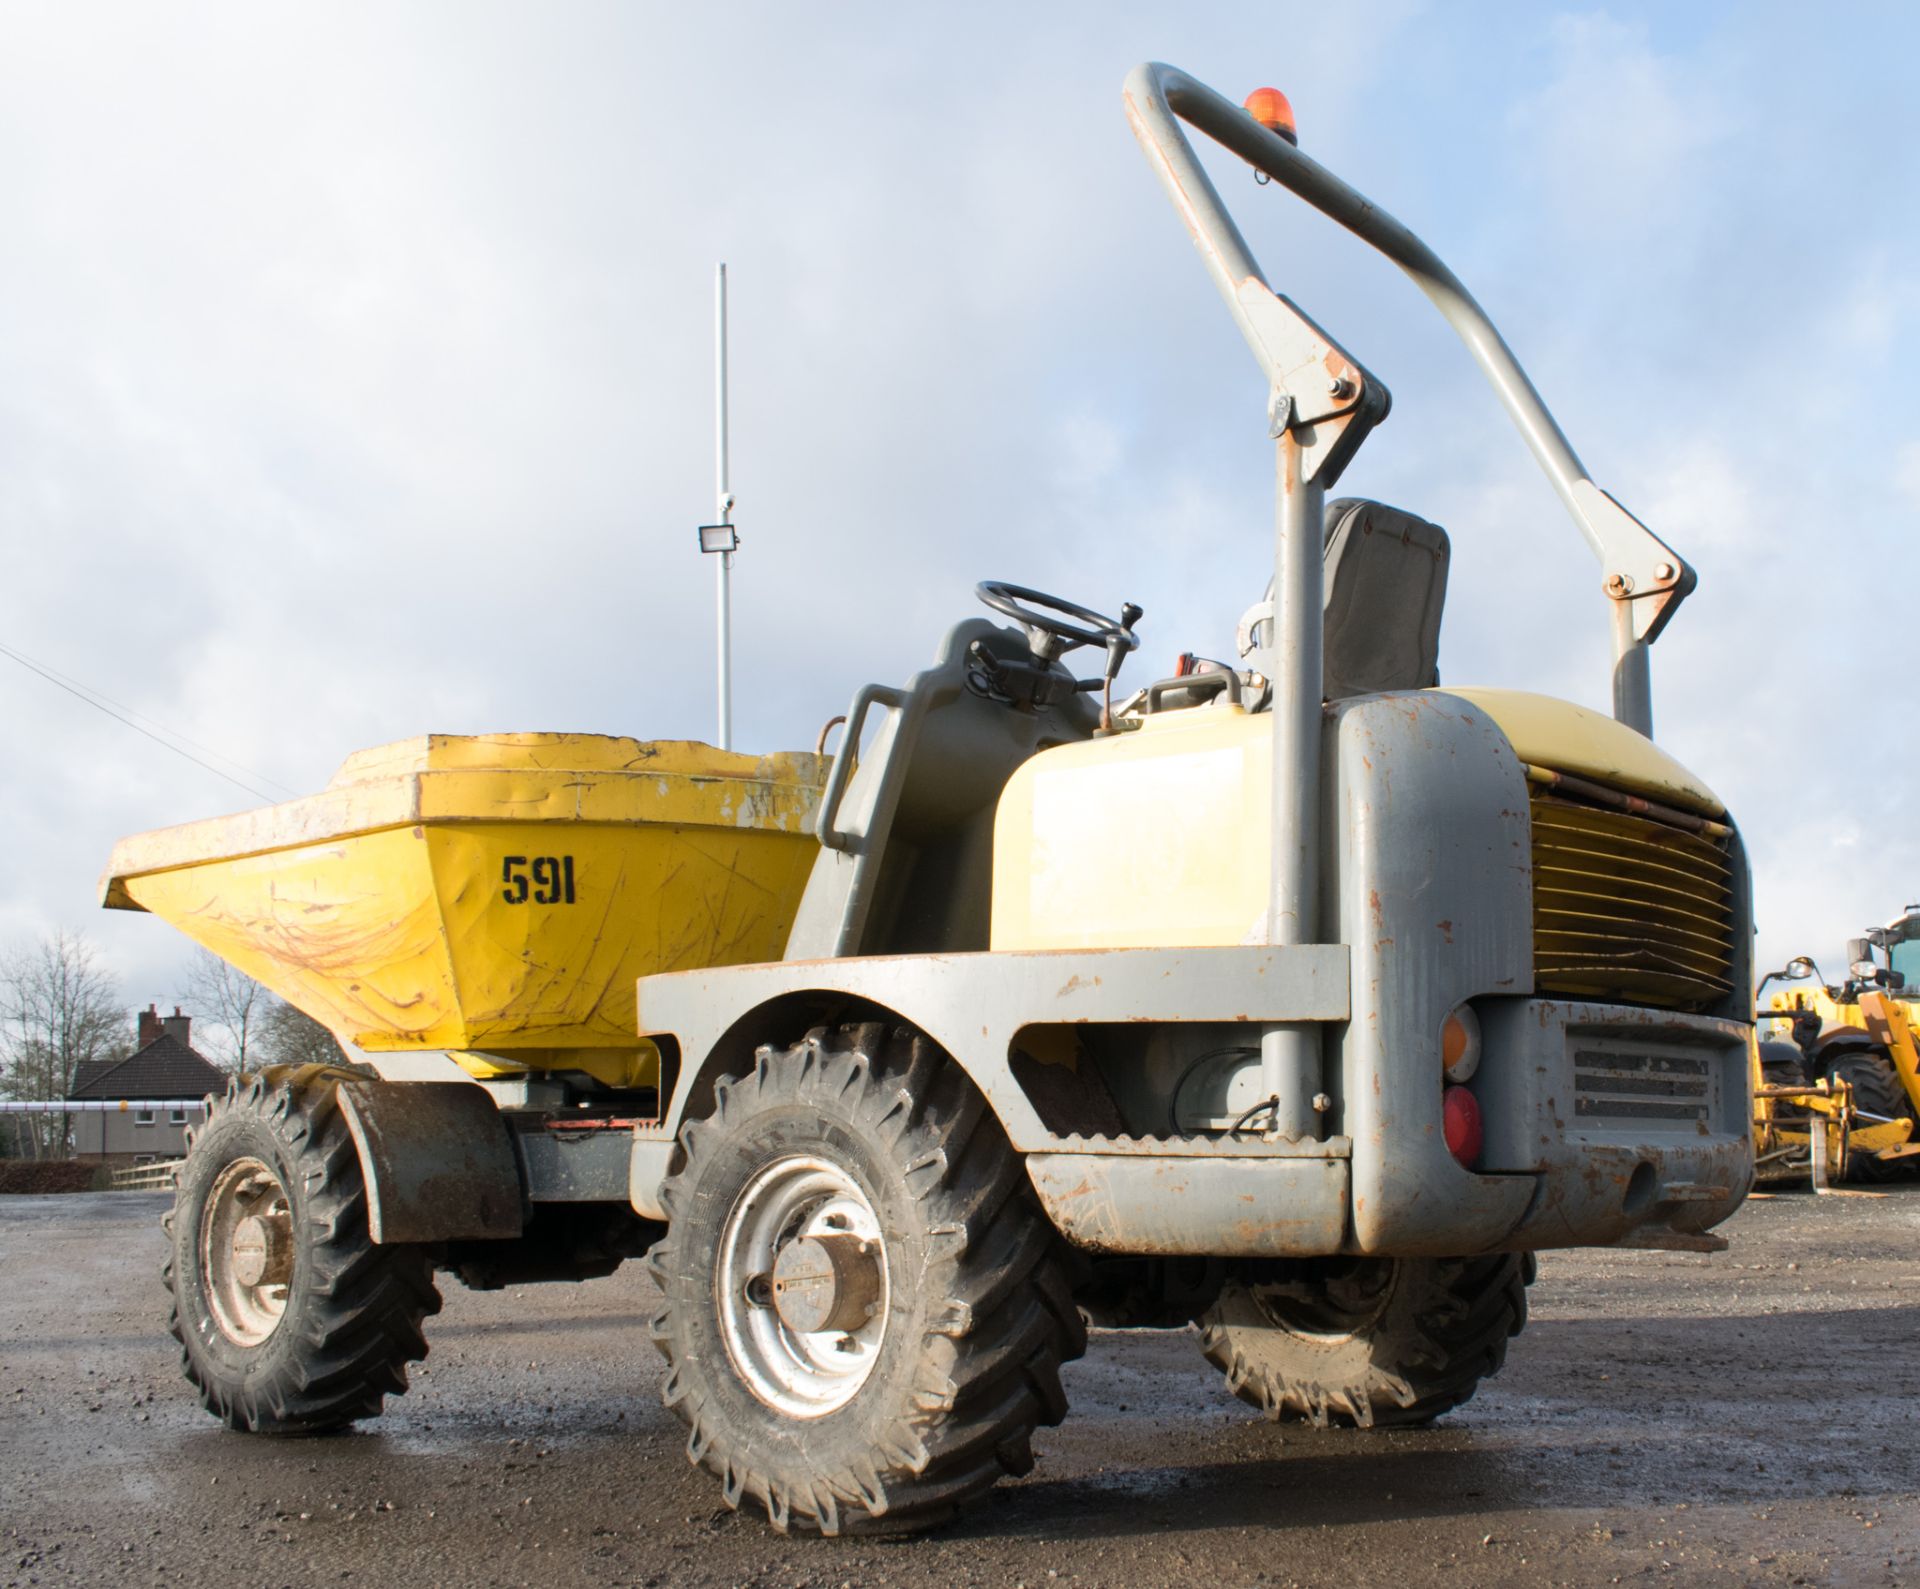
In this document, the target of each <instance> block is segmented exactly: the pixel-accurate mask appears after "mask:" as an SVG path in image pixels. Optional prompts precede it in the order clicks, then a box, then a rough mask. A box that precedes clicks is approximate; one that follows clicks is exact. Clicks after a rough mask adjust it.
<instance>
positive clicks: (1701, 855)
mask: <svg viewBox="0 0 1920 1589" xmlns="http://www.w3.org/2000/svg"><path fill="white" fill-rule="evenodd" d="M1533 877H1534V895H1533V959H1534V980H1535V983H1536V985H1537V986H1538V988H1539V990H1540V991H1541V992H1543V993H1559V994H1570V995H1573V996H1575V997H1578V998H1588V999H1599V1000H1603V1001H1606V1002H1610V1003H1620V1004H1652V1005H1659V1006H1662V1007H1664V1008H1669V1009H1693V1008H1698V1007H1700V1006H1702V1005H1705V1004H1711V1003H1713V1002H1714V1001H1716V1000H1718V999H1722V998H1725V997H1726V996H1727V994H1728V993H1730V992H1731V991H1732V988H1733V882H1732V869H1731V867H1730V865H1729V863H1728V860H1727V852H1726V847H1725V845H1724V843H1722V842H1720V841H1718V840H1716V839H1713V838H1710V837H1706V836H1703V835H1701V834H1696V833H1688V832H1685V831H1683V830H1682V829H1680V828H1677V827H1673V826H1670V825H1669V824H1667V823H1665V822H1659V821H1655V820H1654V819H1652V818H1649V817H1643V816H1639V815H1635V814H1631V813H1628V812H1625V811H1608V810H1604V809H1602V808H1600V807H1598V806H1589V805H1583V804H1580V803H1578V802H1576V801H1572V800H1565V799H1561V798H1559V797H1557V796H1555V795H1550V794H1547V793H1544V792H1543V791H1541V790H1538V789H1535V790H1534V791H1533Z"/></svg>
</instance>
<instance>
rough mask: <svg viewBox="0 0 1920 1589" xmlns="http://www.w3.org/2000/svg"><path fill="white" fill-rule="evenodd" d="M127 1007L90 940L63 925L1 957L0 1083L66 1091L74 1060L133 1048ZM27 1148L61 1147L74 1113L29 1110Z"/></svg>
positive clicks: (47, 1097) (75, 1069)
mask: <svg viewBox="0 0 1920 1589" xmlns="http://www.w3.org/2000/svg"><path fill="white" fill-rule="evenodd" d="M129 1035H130V1034H129V1032H128V1025H127V1016H126V1011H125V1009H124V1008H122V1006H121V1003H120V994H119V990H118V989H117V988H116V987H115V986H114V982H113V979H112V978H111V977H110V976H108V975H107V973H106V972H105V971H103V970H101V969H100V966H99V964H98V963H97V962H96V961H95V960H94V957H93V946H92V945H91V944H90V943H88V942H87V940H86V939H85V938H82V937H81V936H80V935H79V934H78V933H73V932H68V931H67V930H66V929H65V928H64V927H63V928H61V929H59V930H58V931H56V932H54V933H53V934H52V935H50V936H49V937H46V938H43V939H42V940H41V941H40V942H39V943H38V944H36V945H34V946H33V947H31V948H26V949H15V950H13V951H11V952H10V953H8V954H7V955H5V956H4V957H0V1090H4V1091H5V1092H6V1093H7V1094H8V1096H10V1097H13V1098H17V1099H22V1100H25V1101H27V1102H34V1103H41V1102H53V1101H56V1100H58V1099H62V1098H66V1097H68V1096H70V1095H71V1094H72V1092H73V1084H74V1080H75V1078H76V1077H77V1075H78V1074H79V1070H80V1067H81V1065H83V1064H84V1063H86V1062H87V1061H89V1060H96V1059H117V1058H122V1057H124V1056H125V1055H126V1054H127V1053H128V1052H129V1051H130V1050H131V1048H132V1044H131V1042H130V1041H129ZM30 1118H31V1119H32V1120H33V1121H34V1122H35V1127H34V1129H33V1130H31V1131H30V1132H29V1133H28V1135H29V1139H30V1140H31V1142H32V1144H33V1153H34V1156H35V1157H39V1156H40V1155H41V1154H42V1153H45V1152H60V1153H64V1152H65V1149H66V1145H67V1139H68V1133H69V1131H70V1130H71V1128H72V1119H73V1117H72V1116H71V1115H68V1114H64V1113H63V1114H57V1115H55V1114H47V1115H35V1116H31V1117H30Z"/></svg>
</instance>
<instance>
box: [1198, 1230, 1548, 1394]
mask: <svg viewBox="0 0 1920 1589" xmlns="http://www.w3.org/2000/svg"><path fill="white" fill-rule="evenodd" d="M1533 1276H1534V1263H1533V1255H1532V1254H1531V1253H1496V1254H1494V1255H1492V1256H1490V1257H1483V1258H1341V1259H1329V1260H1325V1261H1315V1262H1313V1263H1307V1264H1301V1265H1299V1266H1297V1276H1296V1278H1293V1279H1291V1280H1289V1281H1286V1282H1278V1283H1267V1284H1255V1283H1250V1282H1249V1281H1248V1280H1245V1279H1236V1280H1230V1281H1228V1282H1227V1284H1226V1286H1225V1288H1224V1289H1223V1290H1222V1291H1221V1293H1220V1299H1219V1301H1217V1302H1216V1303H1215V1304H1214V1305H1213V1306H1212V1307H1211V1308H1209V1309H1208V1310H1207V1311H1206V1312H1205V1313H1203V1314H1202V1315H1201V1316H1200V1318H1199V1321H1198V1322H1199V1325H1200V1349H1201V1351H1202V1352H1203V1353H1204V1354H1205V1355H1206V1358H1207V1361H1208V1362H1210V1363H1212V1364H1213V1365H1214V1367H1216V1368H1218V1369H1219V1370H1220V1371H1221V1372H1222V1373H1224V1374H1225V1375H1226V1376H1227V1388H1228V1389H1229V1390H1231V1391H1232V1392H1233V1393H1234V1394H1235V1395H1236V1396H1238V1397H1239V1398H1240V1399H1241V1400H1242V1401H1244V1402H1249V1403H1251V1404H1252V1405H1253V1406H1255V1407H1258V1408H1260V1409H1261V1411H1263V1412H1264V1413H1266V1415H1267V1416H1268V1417H1269V1418H1272V1419H1274V1420H1276V1421H1298V1422H1305V1423H1311V1424H1313V1425H1314V1427H1316V1428H1320V1429H1324V1428H1326V1427H1328V1426H1329V1425H1339V1426H1346V1427H1357V1428H1362V1429H1395V1428H1398V1429H1404V1428H1408V1427H1413V1426H1418V1425H1421V1424H1427V1423H1431V1422H1432V1421H1433V1420H1434V1419H1435V1418H1437V1417H1439V1416H1440V1415H1441V1414H1442V1413H1444V1412H1447V1411H1449V1410H1450V1409H1451V1408H1454V1407H1457V1406H1459V1405H1460V1404H1461V1403H1462V1402H1464V1401H1466V1400H1467V1399H1468V1398H1469V1397H1470V1396H1472V1395H1473V1393H1474V1391H1475V1389H1476V1388H1478V1386H1479V1383H1480V1381H1481V1380H1482V1379H1485V1378H1488V1377H1489V1376H1491V1375H1493V1374H1497V1373H1498V1372H1499V1371H1500V1366H1501V1364H1503V1363H1504V1362H1505V1361H1506V1356H1507V1342H1508V1340H1510V1339H1511V1338H1512V1337H1513V1336H1516V1335H1518V1334H1519V1333H1520V1331H1521V1330H1522V1329H1523V1328H1525V1326H1526V1322H1527V1287H1528V1286H1529V1285H1531V1284H1532V1283H1533Z"/></svg>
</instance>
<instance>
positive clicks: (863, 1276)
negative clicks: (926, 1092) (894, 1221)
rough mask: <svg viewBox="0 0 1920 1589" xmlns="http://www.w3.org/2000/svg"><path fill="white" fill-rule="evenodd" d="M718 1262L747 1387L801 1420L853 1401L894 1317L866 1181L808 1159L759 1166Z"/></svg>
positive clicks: (731, 1336)
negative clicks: (862, 1183) (891, 1316)
mask: <svg viewBox="0 0 1920 1589" xmlns="http://www.w3.org/2000/svg"><path fill="white" fill-rule="evenodd" d="M718 1256H719V1261H718V1262H717V1263H716V1265H715V1267H714V1303H715V1312H716V1315H717V1320H718V1323H719V1326H720V1335H721V1339H722V1341H723V1342H724V1343H725V1345H726V1350H727V1356H728V1358H729V1360H730V1361H731V1362H732V1364H733V1367H734V1371H735V1372H736V1373H737V1374H738V1375H739V1376H740V1379H741V1381H742V1382H743V1383H744V1384H745V1385H746V1386H747V1388H748V1389H749V1390H751V1391H752V1392H753V1394H754V1395H755V1396H757V1397H758V1398H759V1399H760V1400H761V1401H763V1402H765V1403H766V1404H767V1405H768V1406H769V1407H772V1408H773V1409H775V1410H776V1411H778V1412H782V1413H785V1414H787V1415H788V1416H789V1417H794V1418H817V1417H820V1416H822V1415H823V1414H826V1413H830V1412H833V1411H834V1410H835V1409H837V1408H840V1407H844V1406H845V1405H846V1404H847V1403H848V1402H850V1401H852V1400H853V1398H854V1396H855V1395H857V1394H858V1393H859V1390H860V1387H861V1386H862V1385H864V1384H865V1383H866V1381H867V1378H868V1376H869V1375H870V1374H871V1373H872V1372H873V1367H874V1364H875V1363H876V1362H877V1361H878V1359H879V1355H880V1348H881V1344H882V1342H883V1341H884V1339H885V1337H886V1330H887V1315H888V1308H887V1303H888V1282H887V1249H886V1242H885V1240H884V1239H883V1237H882V1235H881V1231H880V1220H879V1216H878V1215H877V1214H876V1213H875V1212H874V1208H873V1204H872V1203H871V1202H870V1201H869V1199H868V1197H867V1194H866V1192H865V1190H864V1189H863V1188H862V1187H861V1185H860V1183H859V1182H858V1180H856V1179H855V1178H854V1176H853V1175H852V1174H851V1173H850V1172H849V1171H847V1170H846V1169H844V1168H842V1167H841V1166H840V1165H838V1164H835V1163H833V1162H831V1161H830V1160H827V1159H824V1158H815V1157H813V1156H811V1155H801V1154H795V1155H792V1156H789V1157H785V1158H779V1159H775V1160H773V1161H772V1162H771V1163H768V1164H765V1165H763V1166H762V1167H761V1168H760V1169H759V1170H758V1171H756V1172H755V1173H754V1174H753V1175H752V1176H751V1177H749V1178H748V1180H747V1183H746V1184H745V1185H744V1186H743V1187H741V1189H740V1192H739V1194H738V1195H737V1196H736V1197H735V1199H734V1203H733V1207H732V1209H731V1210H730V1211H729V1212H728V1214H727V1222H726V1226H725V1228H724V1229H723V1231H722V1233H721V1238H720V1252H719V1255H718Z"/></svg>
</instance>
